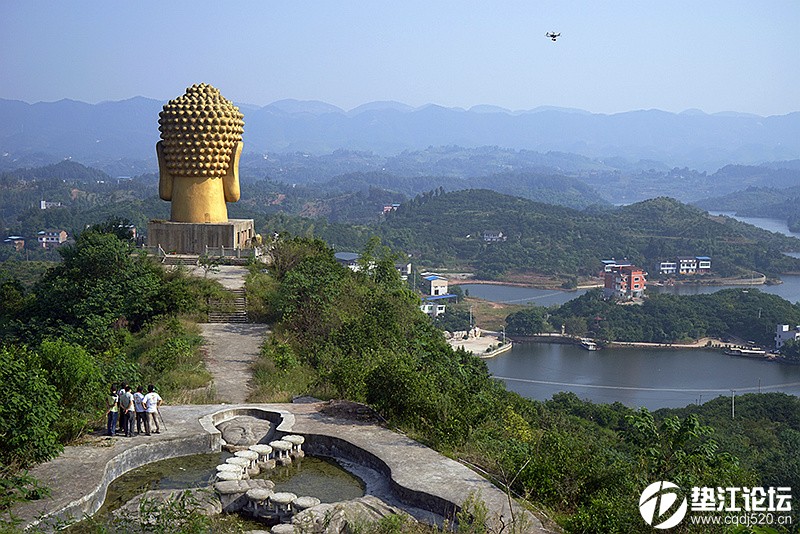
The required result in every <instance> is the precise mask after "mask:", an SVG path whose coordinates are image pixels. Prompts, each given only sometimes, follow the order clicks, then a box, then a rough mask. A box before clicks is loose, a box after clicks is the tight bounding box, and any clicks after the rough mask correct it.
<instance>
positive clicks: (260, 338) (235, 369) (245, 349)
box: [192, 265, 270, 404]
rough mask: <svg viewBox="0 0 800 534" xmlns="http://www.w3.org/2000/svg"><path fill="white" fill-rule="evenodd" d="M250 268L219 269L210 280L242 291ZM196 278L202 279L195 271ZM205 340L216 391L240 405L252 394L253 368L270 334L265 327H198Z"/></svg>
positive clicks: (209, 324)
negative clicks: (265, 339) (262, 345)
mask: <svg viewBox="0 0 800 534" xmlns="http://www.w3.org/2000/svg"><path fill="white" fill-rule="evenodd" d="M247 273H248V271H247V268H245V267H239V266H236V265H220V266H219V270H218V271H216V272H209V273H208V278H211V279H214V280H216V281H218V282H219V283H221V284H222V285H223V287H225V289H241V288H243V287H244V279H245V277H246V276H247ZM192 274H194V275H195V276H203V270H202V268H200V267H196V268H195V270H194V271H193V272H192ZM199 326H200V328H201V330H202V335H203V339H204V340H205V346H204V349H205V350H206V358H205V362H206V368H207V369H208V372H209V373H211V376H213V377H214V388H215V390H216V393H217V399H218V400H219V401H220V402H225V403H230V404H241V403H243V402H245V401H246V400H247V396H248V394H249V393H250V385H249V384H250V380H251V379H252V376H253V373H252V371H251V366H252V364H253V362H255V361H256V359H258V354H259V351H260V349H261V344H262V343H263V342H264V338H265V337H266V335H267V334H269V332H270V330H269V326H267V325H265V324H239V323H204V324H200V325H199Z"/></svg>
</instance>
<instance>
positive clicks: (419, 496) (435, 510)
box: [298, 432, 461, 518]
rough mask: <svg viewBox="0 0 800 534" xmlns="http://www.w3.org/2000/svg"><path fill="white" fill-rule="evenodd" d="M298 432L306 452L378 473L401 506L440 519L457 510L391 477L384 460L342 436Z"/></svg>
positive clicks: (456, 506)
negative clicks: (384, 479)
mask: <svg viewBox="0 0 800 534" xmlns="http://www.w3.org/2000/svg"><path fill="white" fill-rule="evenodd" d="M298 434H300V435H302V436H304V437H305V438H306V442H305V444H304V449H305V450H306V452H307V453H308V454H311V455H315V456H327V457H330V458H341V459H344V460H347V461H350V462H353V463H355V464H360V465H364V466H366V467H369V468H370V469H373V470H375V471H377V472H378V473H380V474H381V475H382V476H383V477H385V478H386V479H387V480H388V481H389V484H390V487H391V489H392V492H393V493H394V494H395V496H396V497H397V499H398V500H399V501H400V502H401V503H403V504H404V505H407V506H412V507H414V508H419V509H421V510H425V511H426V512H431V513H432V514H435V515H437V516H440V517H442V518H453V517H455V514H456V513H457V512H459V511H460V510H461V507H460V506H459V505H458V504H457V503H453V502H450V501H449V500H447V499H443V498H441V497H439V496H437V495H432V494H430V493H427V492H424V491H419V490H414V489H411V488H408V487H406V486H403V485H402V484H400V483H399V482H397V480H395V478H394V477H393V476H392V469H391V467H389V465H388V464H387V463H386V462H385V461H384V460H382V459H381V458H380V457H378V456H376V455H375V454H373V453H371V452H369V451H367V450H365V449H363V448H361V447H358V446H357V445H354V444H353V443H351V442H349V441H347V440H345V439H342V438H338V437H335V436H328V435H321V434H304V433H302V432H298Z"/></svg>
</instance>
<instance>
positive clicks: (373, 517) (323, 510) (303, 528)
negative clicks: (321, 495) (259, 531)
mask: <svg viewBox="0 0 800 534" xmlns="http://www.w3.org/2000/svg"><path fill="white" fill-rule="evenodd" d="M392 515H398V516H401V517H403V520H404V521H415V520H414V519H413V518H412V517H411V516H410V515H408V514H407V513H405V512H403V511H402V510H401V509H399V508H396V507H394V506H390V505H388V504H386V503H385V502H383V501H382V500H380V499H379V498H377V497H375V496H373V495H365V496H363V497H359V498H358V499H353V500H350V501H343V502H338V503H334V504H328V503H323V504H318V505H317V506H314V507H311V508H309V509H307V510H304V511H302V512H300V513H299V514H297V515H295V516H294V518H292V524H293V525H294V526H295V527H296V528H295V530H296V531H299V532H308V533H314V534H338V533H340V532H360V531H363V530H364V526H365V525H367V524H371V523H375V522H377V521H380V520H381V519H382V518H384V517H387V516H392Z"/></svg>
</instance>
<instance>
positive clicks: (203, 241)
mask: <svg viewBox="0 0 800 534" xmlns="http://www.w3.org/2000/svg"><path fill="white" fill-rule="evenodd" d="M255 235H256V234H255V230H254V225H253V219H230V220H228V222H215V223H184V222H171V221H150V222H149V223H148V224H147V245H148V246H150V247H158V246H160V247H161V248H162V249H164V252H166V253H167V254H197V255H200V256H202V255H204V254H212V255H220V256H221V255H224V253H223V252H224V251H223V248H224V250H228V251H231V250H237V249H242V248H245V247H247V246H250V245H251V243H252V240H253V238H254V237H255Z"/></svg>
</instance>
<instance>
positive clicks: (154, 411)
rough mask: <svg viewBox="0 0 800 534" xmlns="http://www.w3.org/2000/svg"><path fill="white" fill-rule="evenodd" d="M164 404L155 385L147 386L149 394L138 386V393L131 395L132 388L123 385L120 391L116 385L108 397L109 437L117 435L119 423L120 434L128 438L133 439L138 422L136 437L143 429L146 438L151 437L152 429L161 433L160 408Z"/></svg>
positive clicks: (112, 387) (156, 432) (107, 429)
mask: <svg viewBox="0 0 800 534" xmlns="http://www.w3.org/2000/svg"><path fill="white" fill-rule="evenodd" d="M163 402H164V400H163V399H162V398H161V396H160V395H159V394H158V393H156V388H155V386H153V384H150V385H149V386H147V394H145V393H144V388H143V387H142V386H138V387H137V388H136V392H135V393H131V386H129V385H128V384H124V383H123V384H121V385H120V387H119V389H117V386H116V385H112V386H111V389H110V390H109V394H108V397H106V408H108V410H107V411H106V413H107V414H108V423H107V425H106V433H107V435H109V436H115V435H116V434H117V422H119V432H120V433H121V434H122V433H124V434H125V436H126V437H132V436H133V435H134V432H133V425H134V421H136V435H139V434H141V433H142V428H144V433H145V435H146V436H149V435H150V432H151V429H154V430H153V432H154V433H155V434H158V433H160V432H161V425H159V424H158V417H159V415H160V414H159V412H158V407H159V406H161V404H162V403H163Z"/></svg>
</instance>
